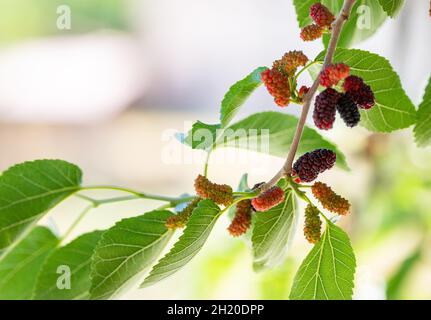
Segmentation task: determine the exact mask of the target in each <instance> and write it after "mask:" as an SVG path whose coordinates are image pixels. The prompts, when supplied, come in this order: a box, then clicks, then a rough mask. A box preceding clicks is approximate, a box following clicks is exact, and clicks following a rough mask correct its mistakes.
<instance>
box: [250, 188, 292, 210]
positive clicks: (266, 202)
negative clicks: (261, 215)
mask: <svg viewBox="0 0 431 320" xmlns="http://www.w3.org/2000/svg"><path fill="white" fill-rule="evenodd" d="M284 196H285V194H284V191H283V189H281V188H280V187H278V186H274V187H272V188H270V189H268V190H267V191H265V192H262V193H261V194H260V195H258V196H257V197H256V198H254V199H252V200H251V204H252V206H253V208H254V209H255V210H256V211H268V210H269V209H271V208H273V207H275V206H276V205H278V204H280V203H281V202H283V200H284Z"/></svg>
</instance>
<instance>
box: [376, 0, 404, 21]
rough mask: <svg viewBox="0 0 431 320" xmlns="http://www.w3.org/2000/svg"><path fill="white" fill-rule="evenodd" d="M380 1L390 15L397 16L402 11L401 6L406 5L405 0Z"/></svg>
mask: <svg viewBox="0 0 431 320" xmlns="http://www.w3.org/2000/svg"><path fill="white" fill-rule="evenodd" d="M379 3H380V5H381V6H382V8H383V10H385V12H386V13H387V14H388V16H390V17H391V18H395V17H396V16H397V15H398V13H399V12H400V11H401V8H402V7H403V5H404V0H379Z"/></svg>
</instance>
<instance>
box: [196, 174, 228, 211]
mask: <svg viewBox="0 0 431 320" xmlns="http://www.w3.org/2000/svg"><path fill="white" fill-rule="evenodd" d="M195 190H196V194H197V195H198V196H199V197H201V198H203V199H211V200H212V201H214V202H215V203H217V204H221V205H224V206H228V205H230V204H231V203H232V202H233V190H232V187H231V186H228V185H227V184H217V183H213V182H211V181H209V180H208V179H207V178H206V177H204V176H203V175H198V177H197V178H196V180H195Z"/></svg>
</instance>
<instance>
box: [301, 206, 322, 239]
mask: <svg viewBox="0 0 431 320" xmlns="http://www.w3.org/2000/svg"><path fill="white" fill-rule="evenodd" d="M319 215H320V211H319V209H317V208H316V207H315V206H313V205H311V204H309V205H308V206H307V208H305V222H304V236H305V238H306V239H307V241H308V242H310V243H317V242H319V240H320V236H321V228H322V220H320V216H319Z"/></svg>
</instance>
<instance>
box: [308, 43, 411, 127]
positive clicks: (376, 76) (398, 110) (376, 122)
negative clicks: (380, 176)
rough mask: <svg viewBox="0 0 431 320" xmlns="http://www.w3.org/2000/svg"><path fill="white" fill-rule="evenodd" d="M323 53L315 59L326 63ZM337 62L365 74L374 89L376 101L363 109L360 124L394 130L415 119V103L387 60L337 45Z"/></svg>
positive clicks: (366, 81) (357, 72) (360, 75)
mask: <svg viewBox="0 0 431 320" xmlns="http://www.w3.org/2000/svg"><path fill="white" fill-rule="evenodd" d="M323 57H324V52H323V53H320V54H319V56H318V57H317V58H316V60H317V61H320V62H322V63H323ZM334 62H344V63H346V64H348V65H349V66H350V70H351V73H352V74H354V75H357V76H359V77H361V78H363V79H364V81H365V83H367V84H368V85H370V86H371V88H372V89H373V91H374V95H375V97H376V105H375V106H374V107H373V108H371V109H369V110H361V124H362V125H363V126H364V127H365V128H367V129H368V130H370V131H375V132H391V131H394V130H398V129H403V128H407V127H409V126H411V125H412V124H414V123H415V122H416V110H415V106H414V105H413V103H412V101H411V100H410V98H409V97H408V96H407V94H406V93H405V91H404V89H403V87H402V85H401V81H400V78H399V76H398V74H397V73H396V72H395V71H394V70H393V68H392V66H391V64H390V63H389V61H388V60H386V59H385V58H383V57H381V56H379V55H377V54H375V53H370V52H368V51H362V50H356V49H338V50H337V51H336V53H335V57H334Z"/></svg>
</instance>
